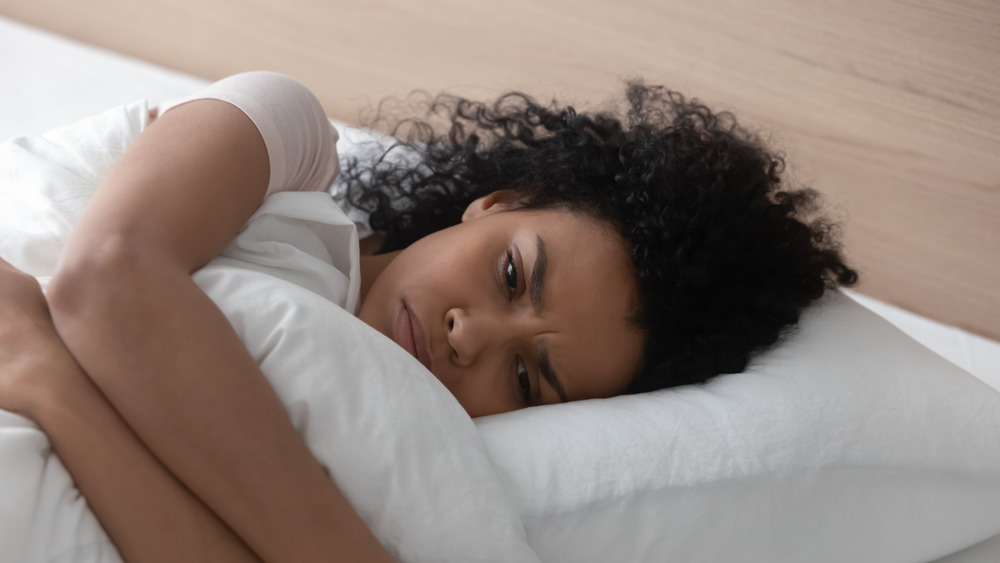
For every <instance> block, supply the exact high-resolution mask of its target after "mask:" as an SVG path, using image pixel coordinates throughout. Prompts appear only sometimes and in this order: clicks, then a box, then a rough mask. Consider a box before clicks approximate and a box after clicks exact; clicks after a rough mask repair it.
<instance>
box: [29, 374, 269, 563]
mask: <svg viewBox="0 0 1000 563" xmlns="http://www.w3.org/2000/svg"><path fill="white" fill-rule="evenodd" d="M39 377H42V378H45V377H52V374H40V375H39ZM77 377H78V379H79V380H80V381H79V384H76V382H74V385H73V389H72V392H71V393H70V392H69V391H70V390H69V389H66V388H65V387H64V388H62V389H60V390H59V391H58V393H59V395H60V396H62V397H65V398H66V400H58V401H55V400H52V401H48V402H44V403H42V404H40V405H39V406H38V407H37V408H36V410H35V412H34V413H32V414H31V416H33V417H34V418H35V419H36V421H37V422H38V423H39V425H40V426H41V427H42V429H43V430H44V431H45V433H46V434H47V435H48V437H49V440H50V441H51V442H52V445H53V447H54V448H55V451H56V453H57V454H58V455H59V459H60V460H61V461H62V462H63V464H64V465H65V466H66V468H67V470H68V471H69V473H70V475H71V476H72V477H73V480H74V482H75V483H76V485H77V487H78V488H79V489H80V492H82V493H83V496H84V497H85V498H86V499H87V504H88V505H89V506H90V508H91V510H93V511H94V514H95V515H96V516H97V518H98V520H99V521H100V522H101V525H102V526H103V527H104V529H105V531H106V532H107V533H108V535H109V536H110V537H111V539H112V541H113V542H114V543H115V546H116V547H117V548H118V550H119V552H120V553H121V555H122V557H123V558H124V559H125V561H127V562H128V563H159V562H163V563H173V562H176V561H191V562H198V561H204V562H205V563H209V562H211V563H215V562H231V563H251V562H259V561H260V559H258V558H257V556H256V555H254V553H253V552H252V551H250V549H249V548H248V547H247V546H246V545H245V544H244V543H243V542H242V541H241V540H240V539H239V538H238V537H237V536H236V535H235V534H234V533H233V532H232V531H231V530H230V529H229V528H228V527H227V526H226V525H225V524H224V523H223V522H222V521H221V520H220V519H219V518H218V517H216V516H215V514H213V513H212V512H211V511H210V510H209V509H208V508H207V507H206V506H205V505H204V504H203V503H201V502H200V501H199V500H198V499H197V498H196V497H195V496H194V495H192V494H191V492H190V491H188V490H187V489H186V488H185V487H184V486H183V485H182V484H181V483H180V482H179V481H178V480H177V479H176V478H174V476H173V475H172V474H171V473H170V472H169V471H167V470H166V468H164V467H163V465H162V464H160V462H159V461H158V460H157V459H156V458H155V457H154V456H153V455H152V454H151V453H150V452H149V450H147V449H146V447H145V446H144V445H143V444H142V442H141V441H139V439H138V438H137V437H136V436H135V434H134V433H133V432H132V431H131V430H129V428H128V426H127V425H126V424H125V422H124V421H123V420H122V419H121V417H120V416H118V413H116V412H115V410H114V409H113V408H112V407H111V405H110V404H109V403H108V402H107V400H106V399H105V398H104V397H103V396H102V395H101V394H100V392H99V391H98V390H97V388H96V387H94V386H93V384H91V383H90V382H89V381H87V380H86V376H84V375H83V374H82V373H81V374H79V376H77Z"/></svg>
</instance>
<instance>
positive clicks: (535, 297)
mask: <svg viewBox="0 0 1000 563" xmlns="http://www.w3.org/2000/svg"><path fill="white" fill-rule="evenodd" d="M535 245H536V247H537V249H538V253H537V254H536V255H535V265H534V266H533V267H532V268H531V283H529V284H528V296H529V297H530V298H531V307H532V308H533V309H534V310H535V314H537V315H540V314H542V307H544V306H545V301H544V295H543V290H544V289H545V269H546V267H547V266H548V264H549V259H548V256H546V254H545V241H543V240H542V237H540V236H539V237H538V240H537V242H536V243H535Z"/></svg>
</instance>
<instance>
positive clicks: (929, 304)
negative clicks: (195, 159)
mask: <svg viewBox="0 0 1000 563" xmlns="http://www.w3.org/2000/svg"><path fill="white" fill-rule="evenodd" d="M0 14H2V15H5V16H7V17H10V18H13V19H16V20H20V21H23V22H25V23H29V24H34V25H37V26H39V27H43V28H46V29H49V30H52V31H55V32H58V33H61V34H64V35H67V36H69V37H72V38H77V39H80V40H83V41H85V42H88V43H92V44H95V45H98V46H102V47H106V48H109V49H111V50H114V51H118V52H121V53H125V54H129V55H132V56H135V57H139V58H142V59H146V60H149V61H152V62H155V63H158V64H160V65H163V66H166V67H170V68H174V69H178V70H181V71H185V72H188V73H191V74H194V75H197V76H201V77H204V78H211V79H214V78H218V77H222V76H225V75H227V74H231V73H234V72H238V71H242V70H249V69H258V68H263V69H271V70H277V71H281V72H285V73H287V74H290V75H293V76H295V77H297V78H299V79H300V80H302V81H303V82H305V83H306V84H307V85H308V86H310V87H311V88H313V89H314V90H315V91H316V92H317V93H318V95H319V96H320V98H321V100H322V101H323V103H324V106H325V107H326V109H327V111H328V113H329V114H330V115H331V116H332V117H336V118H338V119H342V120H345V121H349V122H350V121H354V120H355V118H356V116H357V113H358V110H359V108H362V107H366V106H369V105H370V104H372V103H374V102H376V101H377V100H379V99H380V98H381V97H382V96H384V95H388V94H394V95H405V94H406V93H408V92H409V91H411V90H413V89H418V88H419V89H426V90H430V91H438V90H441V89H450V90H452V91H455V92H461V93H465V94H471V95H476V96H488V95H490V94H493V93H496V92H498V91H500V90H505V89H509V88H523V89H527V90H529V91H531V92H534V93H536V94H538V95H540V96H543V97H547V96H549V95H556V96H559V97H560V98H561V99H566V100H569V101H574V102H577V103H579V105H582V106H586V105H587V104H586V103H584V102H586V101H592V102H599V101H603V100H606V99H608V98H609V97H611V96H613V95H614V94H615V93H617V92H618V91H620V85H621V80H622V79H623V78H629V77H634V76H642V77H645V79H646V80H647V81H648V82H655V83H663V84H667V85H669V86H671V87H673V88H675V89H679V90H682V91H684V92H687V93H689V94H691V95H694V96H696V97H698V98H700V99H701V100H703V101H706V102H708V103H710V104H712V105H714V106H716V107H720V108H728V109H732V110H734V111H736V112H737V114H738V115H740V116H742V117H743V119H744V120H745V121H746V122H747V123H749V124H752V125H753V126H754V127H755V128H757V129H758V130H760V131H761V132H763V133H765V135H766V136H767V137H769V138H771V139H772V142H773V144H774V145H775V146H777V147H779V148H781V149H783V150H784V151H785V152H786V153H787V155H788V157H789V160H790V163H791V165H792V173H793V177H794V178H795V179H797V180H798V181H801V182H805V183H809V184H811V185H813V186H815V187H817V188H819V189H820V190H821V191H823V192H825V193H826V194H827V196H828V200H829V201H830V202H831V203H832V204H833V206H834V207H833V209H834V211H835V212H836V214H837V215H838V216H839V217H841V218H842V219H843V220H844V223H845V227H846V240H847V242H848V245H849V255H850V257H851V258H852V259H853V260H854V261H855V262H856V263H857V264H858V265H859V266H860V267H861V268H862V270H863V284H862V286H861V287H860V290H861V291H862V292H864V293H867V294H870V295H873V296H876V297H879V298H881V299H883V300H885V301H888V302H891V303H894V304H897V305H900V306H902V307H905V308H907V309H910V310H913V311H916V312H918V313H921V314H924V315H926V316H929V317H932V318H936V319H938V320H941V321H943V322H946V323H949V324H955V325H959V326H962V327H964V328H967V329H969V330H971V331H974V332H978V333H980V334H984V335H987V336H990V337H992V338H995V339H1000V102H998V100H1000V2H998V1H996V0H979V1H975V0H895V1H890V0H872V1H866V0H846V1H840V2H828V1H820V0H805V1H801V0H757V1H754V2H740V1H738V0H705V1H688V2H682V1H672V0H659V1H653V0H577V1H575V2H574V1H570V0H503V1H495V2H488V1H485V0H381V1H378V2H374V1H373V2H364V1H360V0H355V1H353V2H346V1H341V0H329V1H323V0H169V1H168V0H139V1H135V0H86V1H78V0H31V1H30V2H26V1H24V0H0Z"/></svg>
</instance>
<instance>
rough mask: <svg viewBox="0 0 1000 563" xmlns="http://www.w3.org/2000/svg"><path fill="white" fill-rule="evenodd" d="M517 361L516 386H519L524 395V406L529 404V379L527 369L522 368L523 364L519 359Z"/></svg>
mask: <svg viewBox="0 0 1000 563" xmlns="http://www.w3.org/2000/svg"><path fill="white" fill-rule="evenodd" d="M516 360H517V384H518V385H520V386H521V391H522V392H523V393H524V404H525V405H530V404H531V378H530V377H529V376H528V369H527V368H526V367H524V362H523V361H521V358H520V357H517V358H516Z"/></svg>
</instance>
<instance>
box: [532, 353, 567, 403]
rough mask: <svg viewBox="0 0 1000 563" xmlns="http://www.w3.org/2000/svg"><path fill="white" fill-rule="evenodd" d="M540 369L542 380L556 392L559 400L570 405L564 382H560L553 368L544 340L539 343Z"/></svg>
mask: <svg viewBox="0 0 1000 563" xmlns="http://www.w3.org/2000/svg"><path fill="white" fill-rule="evenodd" d="M538 368H539V370H540V371H541V372H542V378H544V379H545V381H548V382H549V385H551V386H552V388H553V389H555V390H556V394H558V395H559V400H560V401H562V402H564V403H568V402H569V398H568V397H567V396H566V390H565V389H563V386H562V382H561V381H559V378H558V377H557V376H556V370H555V369H553V368H552V363H551V362H550V361H549V347H548V344H546V342H545V341H544V340H540V341H539V342H538Z"/></svg>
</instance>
